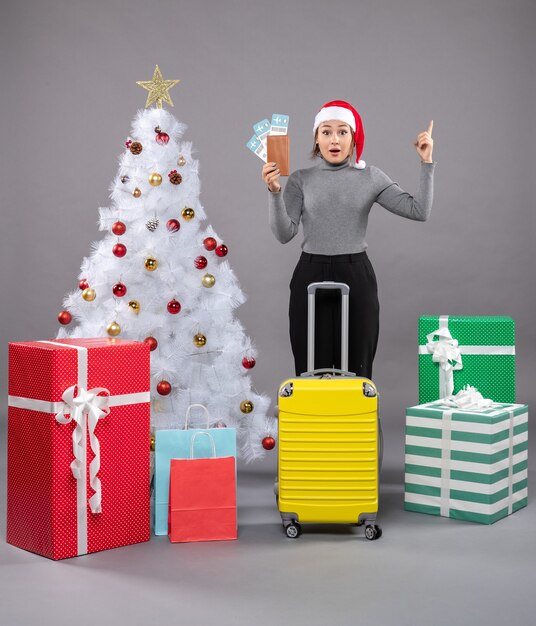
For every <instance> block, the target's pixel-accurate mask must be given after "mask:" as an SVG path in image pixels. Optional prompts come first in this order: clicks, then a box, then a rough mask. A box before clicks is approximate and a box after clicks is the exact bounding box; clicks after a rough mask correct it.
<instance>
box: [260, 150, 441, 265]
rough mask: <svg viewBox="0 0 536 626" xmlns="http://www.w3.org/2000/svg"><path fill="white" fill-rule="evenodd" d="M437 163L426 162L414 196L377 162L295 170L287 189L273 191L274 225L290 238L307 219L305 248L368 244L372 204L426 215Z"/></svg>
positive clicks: (331, 250)
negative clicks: (361, 166)
mask: <svg viewBox="0 0 536 626" xmlns="http://www.w3.org/2000/svg"><path fill="white" fill-rule="evenodd" d="M434 168H435V163H422V164H421V174H420V180H419V187H418V189H417V193H416V194H415V196H411V195H410V194H409V193H406V192H405V191H403V190H402V189H401V188H400V187H399V186H398V184H397V183H394V182H393V181H392V180H391V179H390V178H389V177H388V176H387V174H384V173H383V172H382V171H381V170H380V169H378V168H377V167H374V166H373V165H372V166H366V167H365V169H362V170H358V169H356V168H355V167H349V165H348V161H345V162H344V163H341V164H339V165H331V164H330V163H328V162H327V161H324V160H321V161H319V163H317V164H316V165H315V166H314V167H310V168H308V169H303V170H297V171H296V172H293V173H292V174H291V175H290V176H289V178H288V181H287V184H286V186H285V190H284V191H283V192H278V193H270V194H269V195H270V226H271V228H272V232H273V233H274V235H275V237H276V238H277V239H278V240H279V241H280V242H281V243H287V242H288V241H290V240H291V239H292V238H293V237H294V236H295V235H296V233H297V232H298V226H299V224H300V221H301V223H302V225H303V243H302V249H303V250H304V251H305V252H309V253H311V254H326V255H334V254H353V253H356V252H362V251H363V250H365V249H366V247H367V243H366V242H365V234H366V231H367V224H368V216H369V213H370V209H371V208H372V205H373V204H374V203H375V202H377V203H378V204H379V205H381V206H382V207H384V208H385V209H387V210H388V211H391V213H396V215H401V216H402V217H407V218H409V219H411V220H418V221H421V222H423V221H425V220H426V219H428V217H429V215H430V211H431V208H432V198H433V179H434Z"/></svg>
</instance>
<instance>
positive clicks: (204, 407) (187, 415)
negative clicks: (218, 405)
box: [184, 404, 210, 430]
mask: <svg viewBox="0 0 536 626" xmlns="http://www.w3.org/2000/svg"><path fill="white" fill-rule="evenodd" d="M194 406H195V407H199V408H201V409H204V411H205V413H206V414H207V428H210V415H209V413H208V409H207V407H206V406H205V405H204V404H190V406H189V407H188V408H187V409H186V418H185V419H184V430H188V418H189V417H190V409H193V408H194Z"/></svg>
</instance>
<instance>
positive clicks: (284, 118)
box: [246, 113, 289, 163]
mask: <svg viewBox="0 0 536 626" xmlns="http://www.w3.org/2000/svg"><path fill="white" fill-rule="evenodd" d="M288 122H289V116H288V115H282V114H281V113H274V114H273V115H272V121H271V122H270V121H269V120H268V118H266V119H264V120H261V121H260V122H257V123H256V124H253V130H254V131H255V134H254V135H253V136H252V137H251V139H250V140H249V141H248V142H247V144H246V145H247V147H248V148H249V149H250V150H251V152H253V153H254V154H256V155H257V156H258V157H259V159H262V160H263V161H264V162H265V163H266V160H267V158H268V156H267V153H266V137H267V136H268V135H286V134H287V133H288Z"/></svg>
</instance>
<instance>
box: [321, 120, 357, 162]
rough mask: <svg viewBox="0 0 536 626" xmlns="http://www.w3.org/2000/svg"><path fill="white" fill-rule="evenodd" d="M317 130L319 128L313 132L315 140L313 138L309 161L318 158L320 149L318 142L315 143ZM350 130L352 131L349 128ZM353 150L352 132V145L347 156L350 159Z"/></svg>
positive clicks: (353, 139) (353, 136)
mask: <svg viewBox="0 0 536 626" xmlns="http://www.w3.org/2000/svg"><path fill="white" fill-rule="evenodd" d="M319 128H320V126H319V127H318V128H317V129H316V131H315V138H314V141H313V149H312V150H311V155H310V156H311V159H316V157H317V156H320V148H319V147H318V142H317V139H318V130H319ZM349 128H350V127H349ZM350 130H352V129H351V128H350ZM354 149H355V135H354V133H353V131H352V145H351V147H350V152H349V154H348V157H349V158H351V157H352V155H353V154H354Z"/></svg>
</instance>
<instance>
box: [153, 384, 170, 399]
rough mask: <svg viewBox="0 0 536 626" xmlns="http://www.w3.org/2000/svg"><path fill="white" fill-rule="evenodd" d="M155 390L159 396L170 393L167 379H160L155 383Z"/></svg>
mask: <svg viewBox="0 0 536 626" xmlns="http://www.w3.org/2000/svg"><path fill="white" fill-rule="evenodd" d="M156 390H157V391H158V393H159V394H160V395H161V396H167V395H169V394H170V393H171V385H170V383H168V381H167V380H161V381H160V382H159V383H158V385H156Z"/></svg>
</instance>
